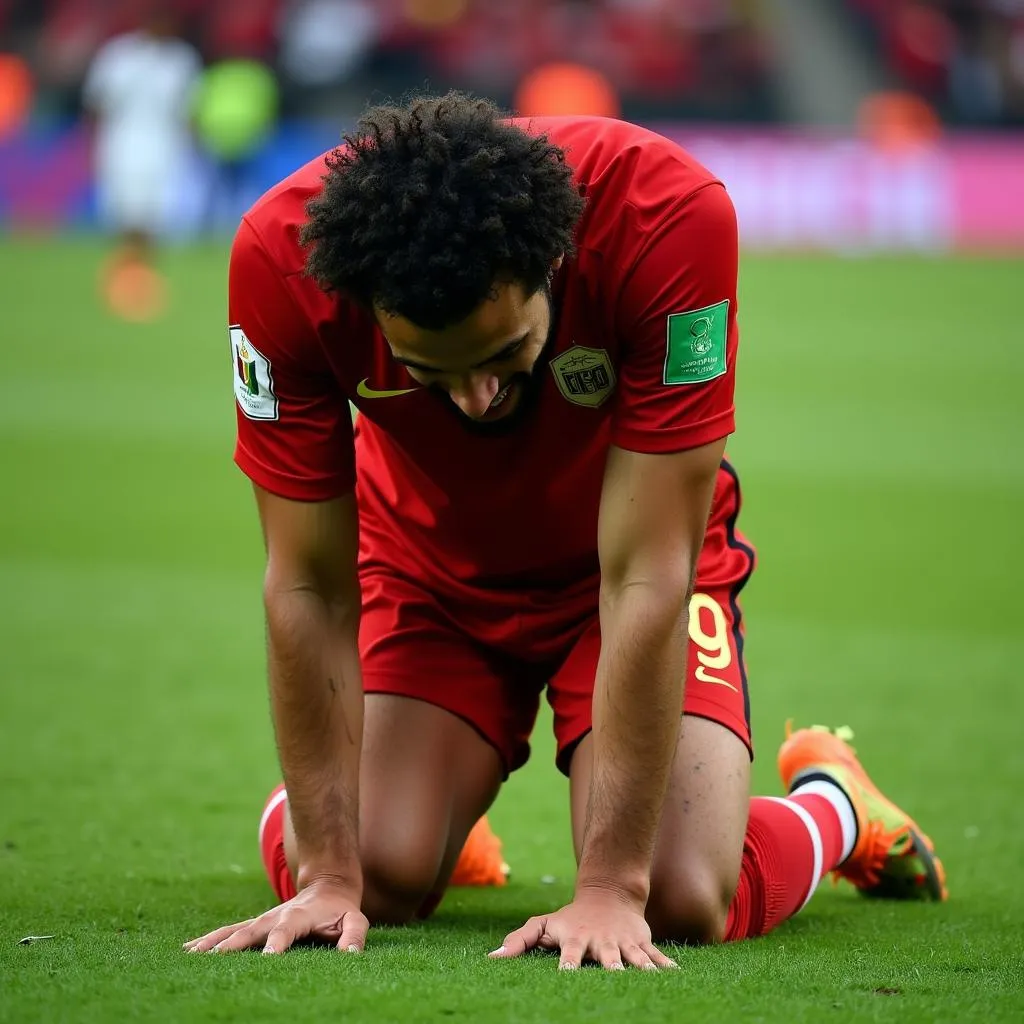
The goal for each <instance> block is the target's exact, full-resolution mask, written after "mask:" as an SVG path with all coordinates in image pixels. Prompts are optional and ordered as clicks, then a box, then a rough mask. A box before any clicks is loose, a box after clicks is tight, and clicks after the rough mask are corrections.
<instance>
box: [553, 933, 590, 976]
mask: <svg viewBox="0 0 1024 1024" xmlns="http://www.w3.org/2000/svg"><path fill="white" fill-rule="evenodd" d="M583 953H584V948H583V943H582V942H580V941H579V940H578V939H569V940H568V941H567V942H563V943H562V955H561V956H560V957H559V958H558V969H559V970H560V971H578V970H579V969H580V967H581V965H582V964H583Z"/></svg>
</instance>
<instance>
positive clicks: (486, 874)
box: [449, 815, 509, 885]
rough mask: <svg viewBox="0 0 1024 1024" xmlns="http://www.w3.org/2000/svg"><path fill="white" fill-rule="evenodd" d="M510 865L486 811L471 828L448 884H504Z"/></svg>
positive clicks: (506, 881)
mask: <svg viewBox="0 0 1024 1024" xmlns="http://www.w3.org/2000/svg"><path fill="white" fill-rule="evenodd" d="M508 876H509V866H508V864H506V863H505V860H504V858H503V857H502V856H501V840H500V839H499V838H498V837H497V836H496V835H495V834H494V832H493V831H491V826H490V825H489V824H488V822H487V817H486V815H485V816H484V817H482V818H481V819H480V820H479V821H478V822H477V823H476V824H475V825H474V826H473V827H472V829H470V832H469V835H468V836H466V842H465V844H464V845H463V847H462V852H461V853H460V854H459V860H458V863H457V864H456V865H455V870H454V871H453V872H452V877H451V881H450V882H449V885H506V884H507V883H508Z"/></svg>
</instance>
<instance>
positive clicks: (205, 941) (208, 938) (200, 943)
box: [182, 917, 255, 953]
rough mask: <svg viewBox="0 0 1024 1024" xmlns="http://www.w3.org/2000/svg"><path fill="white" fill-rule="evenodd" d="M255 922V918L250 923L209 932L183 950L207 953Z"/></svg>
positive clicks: (245, 922) (228, 925) (192, 941)
mask: <svg viewBox="0 0 1024 1024" xmlns="http://www.w3.org/2000/svg"><path fill="white" fill-rule="evenodd" d="M254 920H255V918H251V917H250V918H249V920H248V921H239V922H238V924H226V925H224V927H223V928H218V929H217V930H216V931H212V932H208V933H207V934H206V935H202V936H200V937H199V938H198V939H190V940H189V941H188V942H186V943H185V945H184V946H183V947H182V948H183V949H185V950H187V951H188V952H189V953H205V952H206V951H207V950H210V949H212V948H213V947H214V946H216V945H217V943H218V942H222V941H223V940H224V939H226V938H227V937H228V936H229V935H231V934H232V933H233V932H236V931H238V929H239V928H247V927H248V926H249V925H251V924H252V923H253V921H254Z"/></svg>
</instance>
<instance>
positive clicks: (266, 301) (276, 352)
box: [228, 221, 355, 501]
mask: <svg viewBox="0 0 1024 1024" xmlns="http://www.w3.org/2000/svg"><path fill="white" fill-rule="evenodd" d="M228 309H229V320H230V327H229V331H228V334H229V338H230V342H231V361H232V374H233V378H234V391H235V403H236V413H237V418H238V437H237V443H236V445H235V462H236V463H237V464H238V466H239V467H240V468H241V470H242V471H243V472H244V473H245V474H246V476H248V477H249V478H250V479H251V480H252V481H253V482H254V483H256V484H258V485H259V486H260V487H263V488H265V489H266V490H268V491H270V492H272V493H273V494H278V495H280V496H281V497H283V498H291V499H294V500H297V501H327V500H330V499H331V498H336V497H339V496H340V495H342V494H345V493H347V492H349V491H351V490H352V488H353V487H354V486H355V456H354V452H353V446H352V445H353V442H352V418H351V414H350V412H349V405H348V401H347V399H346V397H345V395H344V394H343V393H342V391H341V389H340V388H339V386H338V383H337V381H336V379H335V377H334V375H333V373H332V372H331V369H330V366H329V365H328V363H327V360H326V358H325V356H324V354H323V350H322V349H321V347H320V344H319V339H318V338H317V336H316V334H315V332H314V329H313V327H312V324H311V322H310V320H309V318H308V317H306V316H305V315H304V314H303V313H302V310H301V308H300V307H299V304H298V303H297V301H296V298H295V297H294V296H293V295H292V293H291V292H290V290H289V288H288V285H287V282H286V281H285V279H284V278H283V276H282V274H281V272H280V271H279V270H278V269H277V267H276V266H275V265H274V263H273V262H272V260H271V259H270V257H269V255H268V254H267V251H266V249H265V248H264V246H263V244H262V243H261V241H260V239H259V237H258V235H257V233H256V231H255V229H254V228H253V227H252V225H251V224H250V223H249V222H248V221H243V222H242V225H241V227H240V228H239V230H238V234H237V235H236V236H235V241H234V245H233V246H232V250H231V265H230V269H229V274H228Z"/></svg>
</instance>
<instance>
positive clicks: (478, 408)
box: [448, 373, 500, 420]
mask: <svg viewBox="0 0 1024 1024" xmlns="http://www.w3.org/2000/svg"><path fill="white" fill-rule="evenodd" d="M499 385H500V381H499V380H498V378H497V377H495V376H494V375H493V374H490V373H471V374H469V376H467V377H463V378H461V379H460V380H459V381H458V382H457V383H456V384H454V385H453V386H452V387H450V388H449V389H448V394H449V395H450V396H451V399H452V401H453V402H454V403H455V404H456V405H457V406H458V407H459V408H460V409H461V410H462V411H463V412H464V413H465V414H466V415H467V416H469V417H470V418H472V419H474V420H475V419H479V418H480V417H481V416H483V414H484V413H485V412H487V409H488V407H489V406H490V404H491V402H492V401H494V396H495V395H496V394H497V393H498V391H499Z"/></svg>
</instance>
